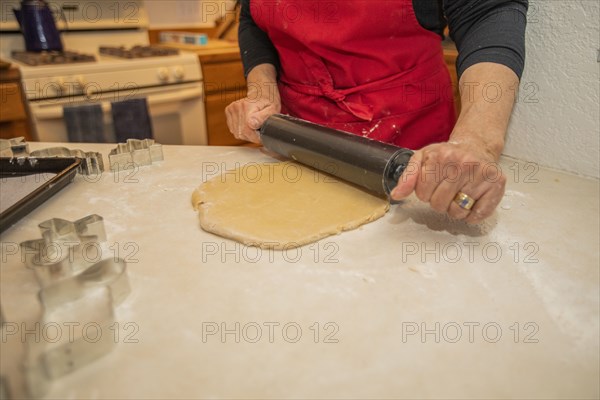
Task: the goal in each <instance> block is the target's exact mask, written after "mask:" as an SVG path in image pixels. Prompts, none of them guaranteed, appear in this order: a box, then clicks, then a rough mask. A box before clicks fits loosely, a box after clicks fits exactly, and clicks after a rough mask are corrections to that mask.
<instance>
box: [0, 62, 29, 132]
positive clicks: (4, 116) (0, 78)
mask: <svg viewBox="0 0 600 400" xmlns="http://www.w3.org/2000/svg"><path fill="white" fill-rule="evenodd" d="M18 136H24V137H25V139H26V140H34V138H33V134H32V129H31V123H30V119H29V114H28V111H27V106H26V103H25V101H24V96H23V94H22V89H21V75H20V74H19V70H18V69H17V68H7V69H2V70H0V138H2V139H9V138H12V137H18Z"/></svg>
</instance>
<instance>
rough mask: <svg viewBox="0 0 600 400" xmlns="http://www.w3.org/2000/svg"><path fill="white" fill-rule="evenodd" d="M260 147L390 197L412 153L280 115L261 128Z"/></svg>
mask: <svg viewBox="0 0 600 400" xmlns="http://www.w3.org/2000/svg"><path fill="white" fill-rule="evenodd" d="M260 138H261V141H262V144H263V146H264V147H265V148H266V149H268V150H270V151H272V152H274V153H277V154H279V155H282V156H284V157H287V158H291V159H293V160H295V161H297V162H299V163H302V164H305V165H308V166H310V167H312V168H315V169H317V170H319V171H323V172H325V173H328V174H331V175H334V176H336V177H338V178H341V179H343V180H345V181H348V182H351V183H354V184H356V185H358V186H361V187H363V188H365V189H367V190H370V191H372V192H374V193H375V194H377V195H384V196H387V197H389V195H390V192H391V191H392V189H393V188H394V187H395V186H396V184H397V183H398V180H399V179H400V176H401V175H402V173H403V172H404V170H405V169H406V166H407V165H408V161H409V160H410V157H411V156H412V155H413V152H412V151H411V150H409V149H405V148H402V147H398V146H394V145H391V144H387V143H382V142H378V141H376V140H373V139H369V138H367V137H363V136H357V135H353V134H351V133H348V132H344V131H339V130H335V129H331V128H328V127H324V126H321V125H317V124H314V123H311V122H308V121H305V120H302V119H298V118H294V117H290V116H288V115H283V114H275V115H272V116H270V117H269V118H268V119H267V120H266V121H265V123H264V124H263V126H262V127H261V129H260Z"/></svg>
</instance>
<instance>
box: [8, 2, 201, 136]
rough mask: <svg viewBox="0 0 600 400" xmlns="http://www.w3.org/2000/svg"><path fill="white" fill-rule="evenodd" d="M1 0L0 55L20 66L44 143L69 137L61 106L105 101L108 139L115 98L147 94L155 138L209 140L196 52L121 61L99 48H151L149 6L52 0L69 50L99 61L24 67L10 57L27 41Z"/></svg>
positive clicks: (32, 110) (116, 99)
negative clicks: (103, 52)
mask: <svg viewBox="0 0 600 400" xmlns="http://www.w3.org/2000/svg"><path fill="white" fill-rule="evenodd" d="M11 3H12V4H13V5H14V7H16V8H18V7H19V2H18V1H16V0H13V1H3V4H2V9H1V13H2V15H1V18H2V19H1V20H0V21H1V22H0V54H1V55H2V58H4V59H6V60H9V61H11V62H12V63H13V64H15V65H17V66H18V67H19V69H20V72H21V76H22V81H23V88H24V94H25V97H26V99H27V100H28V103H29V108H30V110H31V114H32V116H33V119H34V124H35V128H36V132H37V138H38V139H39V140H40V141H62V142H65V141H68V139H67V132H66V126H65V123H64V121H63V108H64V107H66V106H77V105H86V104H100V105H101V107H102V110H103V111H104V112H105V114H106V115H105V118H104V120H105V121H104V122H105V125H106V131H107V137H108V138H109V140H108V141H111V140H110V138H111V129H112V123H111V120H110V109H111V104H112V103H113V102H118V101H123V100H127V99H133V98H140V97H144V98H146V100H147V104H148V109H149V113H150V116H151V120H152V126H153V132H154V139H155V140H157V142H159V143H163V144H206V120H205V112H204V105H203V101H202V100H203V86H202V74H201V69H200V65H199V62H198V57H197V56H196V55H195V54H192V53H184V52H180V53H179V54H174V55H164V56H149V57H142V58H120V57H116V56H114V55H105V54H100V47H101V46H110V47H121V46H122V47H124V48H125V49H130V48H132V47H134V46H148V45H149V41H148V33H147V17H146V14H145V10H144V3H143V1H141V0H137V1H131V0H127V1H112V0H111V1H110V2H109V1H92V0H80V1H78V2H73V1H69V0H63V1H50V2H49V3H50V5H51V8H52V9H53V10H54V14H55V15H60V14H61V13H62V16H61V17H60V18H59V19H58V20H57V25H58V27H59V29H61V31H62V33H61V37H62V41H63V45H64V49H65V50H68V51H70V52H79V53H84V54H87V55H91V56H94V57H95V60H96V61H89V62H77V63H67V64H55V65H54V64H52V65H35V66H32V65H27V64H25V63H24V62H20V61H17V60H15V59H14V58H13V57H12V53H13V52H14V51H24V49H25V45H24V40H23V37H22V35H21V33H20V32H19V31H18V24H17V22H16V20H15V18H14V16H13V15H12V7H11V6H10V4H11Z"/></svg>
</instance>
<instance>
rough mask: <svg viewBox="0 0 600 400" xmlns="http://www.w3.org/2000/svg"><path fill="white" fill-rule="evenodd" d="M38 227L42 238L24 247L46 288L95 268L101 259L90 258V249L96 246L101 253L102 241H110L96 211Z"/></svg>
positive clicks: (45, 223)
mask: <svg viewBox="0 0 600 400" xmlns="http://www.w3.org/2000/svg"><path fill="white" fill-rule="evenodd" d="M38 226H39V228H40V231H41V232H42V239H34V240H27V241H25V242H22V243H21V244H20V246H21V252H22V254H23V256H24V258H25V265H26V266H27V267H28V268H30V269H31V270H33V272H34V274H35V277H36V278H37V280H38V282H39V283H40V285H41V286H42V287H44V286H48V285H51V284H53V283H55V282H56V281H58V280H61V279H65V278H69V277H71V276H73V275H74V274H76V273H77V272H79V271H82V270H84V269H86V268H89V267H91V266H92V265H93V264H94V263H96V262H97V261H98V260H97V259H95V258H94V259H92V258H91V257H88V255H87V253H86V251H87V250H88V248H90V247H92V246H93V247H95V248H96V249H98V251H100V252H101V251H102V250H103V249H102V246H101V244H102V243H103V242H106V233H105V231H104V221H103V219H102V217H101V216H99V215H96V214H93V215H88V216H87V217H84V218H81V219H79V220H77V221H75V222H71V221H67V220H64V219H61V218H53V219H49V220H47V221H44V222H42V223H41V224H39V225H38Z"/></svg>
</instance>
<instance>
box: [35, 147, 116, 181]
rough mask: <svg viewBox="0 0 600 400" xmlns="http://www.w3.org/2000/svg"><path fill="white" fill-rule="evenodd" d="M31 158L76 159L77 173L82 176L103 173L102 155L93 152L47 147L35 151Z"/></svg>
mask: <svg viewBox="0 0 600 400" xmlns="http://www.w3.org/2000/svg"><path fill="white" fill-rule="evenodd" d="M29 155H30V156H31V157H38V158H48V157H77V158H80V159H81V164H79V169H78V170H77V172H79V173H80V174H82V175H100V174H101V173H102V172H104V160H103V158H102V154H100V153H96V152H93V151H90V152H85V151H83V150H78V149H74V150H71V149H68V148H66V147H48V148H46V149H41V150H35V151H32V152H31V153H30V154H29Z"/></svg>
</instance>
